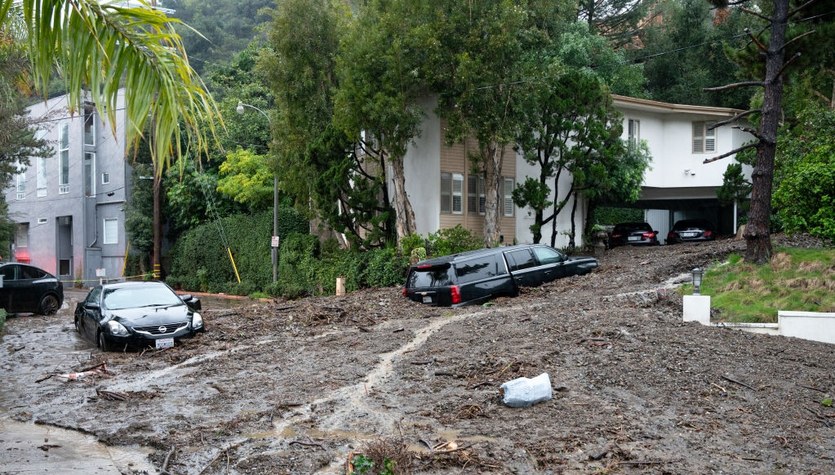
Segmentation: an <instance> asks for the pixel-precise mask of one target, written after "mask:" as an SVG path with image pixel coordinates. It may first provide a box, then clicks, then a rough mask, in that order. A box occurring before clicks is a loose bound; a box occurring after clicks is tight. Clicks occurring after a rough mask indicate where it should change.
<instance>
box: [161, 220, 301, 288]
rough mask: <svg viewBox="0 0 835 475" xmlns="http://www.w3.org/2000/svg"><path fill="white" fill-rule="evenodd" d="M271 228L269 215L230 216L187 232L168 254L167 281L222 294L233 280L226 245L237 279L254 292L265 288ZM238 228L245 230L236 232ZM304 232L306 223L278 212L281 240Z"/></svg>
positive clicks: (269, 274)
mask: <svg viewBox="0 0 835 475" xmlns="http://www.w3.org/2000/svg"><path fill="white" fill-rule="evenodd" d="M272 225H273V223H272V212H264V213H260V214H257V215H246V214H239V215H234V216H230V217H227V218H223V219H221V220H220V222H209V223H206V224H202V225H200V226H197V227H195V228H193V229H190V230H188V231H187V232H185V233H183V235H182V236H181V237H180V239H179V240H178V241H177V244H176V245H175V247H174V249H173V252H172V254H173V256H174V257H173V259H172V263H171V277H170V280H171V282H172V283H174V284H176V285H179V286H182V287H184V288H187V289H189V290H202V291H223V290H225V289H226V288H228V286H229V285H230V283H232V282H235V281H236V279H235V272H234V270H233V268H232V264H231V263H230V261H229V255H228V253H227V250H226V247H227V246H226V244H227V243H228V245H229V248H230V249H231V251H232V255H233V257H234V258H235V263H236V265H237V267H238V272H239V273H240V276H241V280H242V281H243V282H247V283H249V284H251V285H252V286H254V287H255V288H257V289H263V288H267V286H268V285H269V284H270V282H271V281H272V266H271V262H270V236H271V235H272ZM242 229H245V230H247V231H246V232H236V230H242ZM307 229H308V223H307V220H306V219H305V218H304V217H303V216H301V215H299V214H298V213H297V212H296V211H295V210H293V209H290V208H282V209H281V210H280V213H279V229H278V233H279V236H281V237H282V241H285V238H286V237H287V236H289V235H290V234H292V233H299V232H301V233H306V232H307ZM285 242H286V241H285ZM283 253H284V250H283V249H282V255H283Z"/></svg>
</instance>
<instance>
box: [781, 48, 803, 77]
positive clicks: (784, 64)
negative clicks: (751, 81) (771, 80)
mask: <svg viewBox="0 0 835 475" xmlns="http://www.w3.org/2000/svg"><path fill="white" fill-rule="evenodd" d="M799 57H800V51H798V52H797V53H795V54H794V55H792V57H791V58H789V60H788V61H786V62H785V63H783V67H782V68H780V71H778V72H777V77H780V76H782V75H783V71H785V70H786V68H788V67H789V65H790V64H792V63H793V62H795V61H796V60H797V58H799Z"/></svg>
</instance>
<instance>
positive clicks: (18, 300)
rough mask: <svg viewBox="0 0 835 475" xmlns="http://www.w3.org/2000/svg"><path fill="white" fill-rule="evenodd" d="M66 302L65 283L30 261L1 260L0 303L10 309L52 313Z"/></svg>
mask: <svg viewBox="0 0 835 475" xmlns="http://www.w3.org/2000/svg"><path fill="white" fill-rule="evenodd" d="M63 303H64V284H62V283H61V281H60V280H58V278H56V277H55V276H54V275H52V274H50V273H49V272H47V271H45V270H43V269H39V268H37V267H35V266H30V265H28V264H19V263H16V262H7V263H5V264H0V307H2V308H3V309H4V310H5V311H6V312H7V313H39V314H41V315H52V314H54V313H55V312H57V311H58V309H59V308H61V305H62V304H63Z"/></svg>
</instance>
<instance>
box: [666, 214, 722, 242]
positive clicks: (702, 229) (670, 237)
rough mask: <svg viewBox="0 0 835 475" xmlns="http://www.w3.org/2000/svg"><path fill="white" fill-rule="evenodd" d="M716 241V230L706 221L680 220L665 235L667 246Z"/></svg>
mask: <svg viewBox="0 0 835 475" xmlns="http://www.w3.org/2000/svg"><path fill="white" fill-rule="evenodd" d="M714 239H716V230H715V228H714V227H713V225H712V224H710V221H708V220H706V219H682V220H681V221H676V224H674V225H673V229H671V230H670V232H669V233H667V244H676V243H680V242H690V241H712V240H714Z"/></svg>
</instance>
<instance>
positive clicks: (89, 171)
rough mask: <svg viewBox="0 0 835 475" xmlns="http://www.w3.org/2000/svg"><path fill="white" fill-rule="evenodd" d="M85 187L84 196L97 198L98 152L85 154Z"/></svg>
mask: <svg viewBox="0 0 835 475" xmlns="http://www.w3.org/2000/svg"><path fill="white" fill-rule="evenodd" d="M88 167H89V168H88ZM83 186H84V196H90V197H92V196H96V152H84V184H83ZM88 186H89V187H90V189H89V190H88V189H87V187H88Z"/></svg>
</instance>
